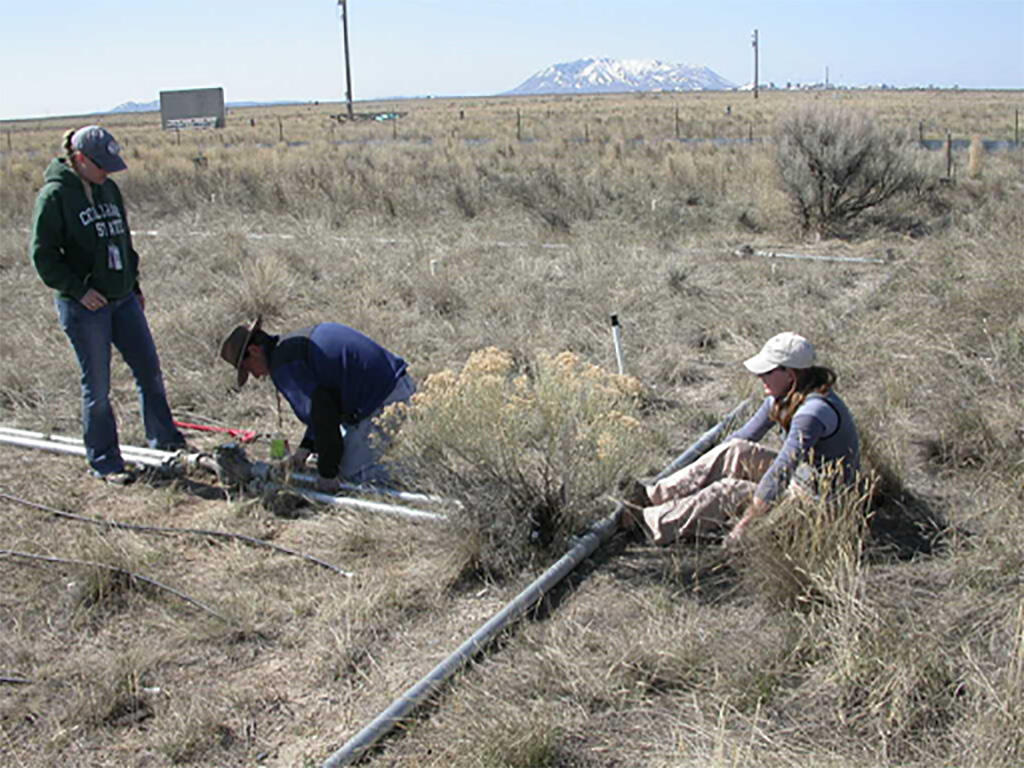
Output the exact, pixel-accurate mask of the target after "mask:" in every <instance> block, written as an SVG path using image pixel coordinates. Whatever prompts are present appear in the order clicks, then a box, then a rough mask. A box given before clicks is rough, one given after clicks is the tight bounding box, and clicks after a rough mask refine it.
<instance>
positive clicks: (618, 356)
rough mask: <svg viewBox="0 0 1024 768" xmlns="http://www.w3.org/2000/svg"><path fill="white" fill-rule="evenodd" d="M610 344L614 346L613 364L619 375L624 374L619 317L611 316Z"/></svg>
mask: <svg viewBox="0 0 1024 768" xmlns="http://www.w3.org/2000/svg"><path fill="white" fill-rule="evenodd" d="M612 344H613V345H614V346H615V364H616V365H617V366H618V368H619V375H620V376H621V375H623V374H624V373H625V372H626V369H625V367H624V366H623V364H622V328H621V327H620V326H619V316H618V315H612Z"/></svg>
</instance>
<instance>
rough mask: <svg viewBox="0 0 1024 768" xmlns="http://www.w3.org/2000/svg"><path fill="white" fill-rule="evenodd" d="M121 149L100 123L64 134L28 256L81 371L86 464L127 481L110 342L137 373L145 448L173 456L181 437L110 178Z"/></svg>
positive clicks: (118, 166) (121, 165)
mask: <svg viewBox="0 0 1024 768" xmlns="http://www.w3.org/2000/svg"><path fill="white" fill-rule="evenodd" d="M120 152H121V148H120V146H119V145H118V143H117V142H116V141H115V140H114V137H113V136H111V135H110V133H109V132H108V131H107V130H106V129H104V128H101V127H100V126H98V125H87V126H85V127H83V128H79V129H78V130H77V131H68V132H67V133H65V134H64V155H63V156H62V157H57V158H55V159H54V160H52V161H51V162H50V165H49V166H48V167H47V169H46V171H45V173H44V174H43V179H44V184H43V186H42V188H41V189H40V190H39V195H38V197H37V198H36V204H35V211H34V212H33V215H32V240H31V244H30V252H31V256H32V262H33V263H34V264H35V267H36V270H37V271H38V272H39V277H40V278H42V280H43V282H44V283H45V284H46V285H48V286H49V287H50V288H53V289H54V290H55V291H56V292H57V296H56V305H57V317H58V318H59V320H60V324H61V326H62V327H63V329H64V332H65V333H66V334H67V336H68V339H69V340H70V341H71V346H72V347H73V348H74V350H75V355H76V356H77V357H78V364H79V366H80V367H81V369H82V431H83V439H84V442H85V448H86V458H87V459H88V461H89V466H90V467H91V468H92V473H93V474H94V475H95V476H97V477H101V478H103V479H104V480H106V481H107V482H111V483H115V484H118V485H125V484H127V483H130V482H131V481H132V480H133V479H134V475H133V474H132V473H131V472H130V471H128V470H126V468H125V464H124V460H123V459H122V457H121V449H120V447H119V445H118V440H117V424H116V423H115V421H114V411H113V408H112V407H111V404H110V357H111V346H114V347H117V350H118V352H120V353H121V357H123V358H124V361H125V362H126V363H127V364H128V367H129V368H131V371H132V374H133V375H134V376H135V384H136V387H137V388H138V391H139V401H140V407H141V410H142V420H143V424H144V426H145V430H146V440H147V442H148V443H149V446H150V447H151V448H159V449H162V450H177V449H180V448H183V447H184V445H185V439H184V438H183V437H182V435H181V432H179V431H178V429H177V427H175V426H174V421H173V419H172V418H171V410H170V407H169V406H168V404H167V393H166V391H165V389H164V382H163V376H162V375H161V373H160V360H159V358H158V357H157V353H156V346H155V345H154V344H153V337H152V335H151V334H150V332H149V325H148V324H147V323H146V316H145V314H144V308H145V300H144V299H143V296H142V290H141V289H140V288H139V255H138V253H136V252H135V249H134V248H133V247H132V239H131V233H130V232H129V230H128V218H127V216H126V214H125V209H124V201H123V200H122V199H121V190H120V189H118V187H117V184H115V183H114V182H113V180H111V179H109V178H108V176H109V174H111V173H114V172H116V171H122V170H124V169H125V167H126V166H125V162H124V160H123V159H121V154H120Z"/></svg>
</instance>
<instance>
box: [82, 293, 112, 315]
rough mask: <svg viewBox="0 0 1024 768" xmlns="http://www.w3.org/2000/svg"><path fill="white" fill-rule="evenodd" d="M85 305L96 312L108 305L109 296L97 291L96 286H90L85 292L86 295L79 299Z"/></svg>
mask: <svg viewBox="0 0 1024 768" xmlns="http://www.w3.org/2000/svg"><path fill="white" fill-rule="evenodd" d="M78 301H79V302H80V303H81V305H82V306H83V307H85V308H86V309H88V310H90V311H91V312H95V311H96V310H97V309H102V308H103V307H105V306H107V297H106V296H104V295H103V294H102V293H100V292H99V291H97V290H96V289H95V288H90V289H89V290H88V291H86V292H85V295H84V296H82V298H80V299H79V300H78Z"/></svg>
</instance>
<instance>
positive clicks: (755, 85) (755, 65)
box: [750, 29, 757, 99]
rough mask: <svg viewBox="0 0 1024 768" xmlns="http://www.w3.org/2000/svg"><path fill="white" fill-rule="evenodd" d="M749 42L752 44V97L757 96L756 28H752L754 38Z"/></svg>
mask: <svg viewBox="0 0 1024 768" xmlns="http://www.w3.org/2000/svg"><path fill="white" fill-rule="evenodd" d="M750 44H751V45H752V46H754V98H755V99H756V98H757V30H756V29H755V30H754V39H753V40H751V42H750Z"/></svg>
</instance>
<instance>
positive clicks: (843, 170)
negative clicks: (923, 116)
mask: <svg viewBox="0 0 1024 768" xmlns="http://www.w3.org/2000/svg"><path fill="white" fill-rule="evenodd" d="M776 139H777V154H776V162H777V165H778V169H779V176H780V178H781V179H782V185H783V188H784V189H785V191H786V194H787V195H788V196H789V198H790V200H791V202H792V204H793V207H794V208H795V210H796V213H797V215H798V216H799V218H800V222H801V224H802V226H803V228H804V230H805V231H813V232H816V233H818V234H820V235H827V236H831V235H842V234H844V233H846V232H847V231H848V230H849V227H850V225H851V224H852V223H853V222H854V220H855V219H857V217H858V216H860V215H861V214H862V213H864V212H865V211H867V210H869V209H871V208H875V207H876V206H879V205H881V204H883V203H885V202H887V201H888V200H891V199H892V198H894V197H896V196H898V195H900V194H903V193H907V192H910V191H911V190H913V189H915V188H916V187H917V186H918V184H919V174H918V172H917V170H916V168H915V165H914V162H913V158H912V157H911V156H910V154H909V152H908V150H907V148H906V142H905V140H904V139H903V138H902V137H901V136H899V135H898V134H894V133H890V132H886V131H883V130H882V129H880V128H878V127H876V126H875V124H874V123H873V122H872V121H871V119H870V118H869V117H868V116H867V115H864V114H862V113H855V112H849V111H843V110H839V109H829V108H824V107H819V106H814V107H803V108H800V109H797V110H796V111H795V112H793V114H791V115H789V116H788V117H785V118H784V119H783V120H782V121H781V122H780V123H779V127H778V129H777V137H776Z"/></svg>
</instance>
